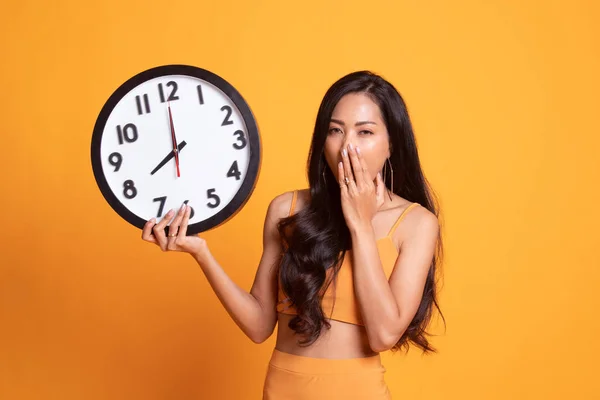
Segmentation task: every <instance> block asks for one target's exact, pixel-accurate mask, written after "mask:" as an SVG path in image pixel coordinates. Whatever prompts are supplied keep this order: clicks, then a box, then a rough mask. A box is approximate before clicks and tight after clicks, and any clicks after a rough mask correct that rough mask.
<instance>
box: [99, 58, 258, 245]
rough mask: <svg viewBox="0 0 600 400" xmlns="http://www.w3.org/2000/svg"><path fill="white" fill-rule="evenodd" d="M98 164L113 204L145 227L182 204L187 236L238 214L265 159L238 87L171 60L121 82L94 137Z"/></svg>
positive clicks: (101, 185) (104, 189)
mask: <svg viewBox="0 0 600 400" xmlns="http://www.w3.org/2000/svg"><path fill="white" fill-rule="evenodd" d="M91 157H92V168H93V171H94V176H95V178H96V182H97V183H98V186H99V188H100V190H101V192H102V194H103V196H104V198H105V199H106V200H107V201H108V203H109V204H110V205H111V207H112V208H113V209H114V210H115V211H116V212H117V213H118V214H119V215H120V216H121V217H123V218H124V219H125V220H126V221H128V222H129V223H131V224H132V225H134V226H136V227H138V228H142V227H143V226H144V224H145V223H146V221H148V220H149V219H151V218H152V217H155V218H157V220H160V219H161V217H163V216H164V215H165V214H166V213H167V212H168V210H169V209H171V208H175V209H179V207H181V205H182V204H183V203H186V204H188V205H189V206H190V207H191V208H192V213H191V216H190V221H189V226H188V234H196V233H199V232H203V231H206V230H208V229H211V228H213V227H215V226H217V225H219V224H221V223H223V222H225V221H226V220H228V219H229V218H230V217H232V216H233V215H234V214H235V213H236V212H238V211H239V210H240V209H241V207H243V205H244V204H245V203H246V201H247V200H248V198H249V196H250V194H251V193H252V191H253V189H254V186H255V183H256V180H257V176H258V170H259V165H260V140H259V133H258V128H257V124H256V121H255V119H254V117H253V115H252V112H251V111H250V108H249V106H248V105H247V103H246V102H245V101H244V99H243V98H242V96H241V95H240V94H239V93H238V92H237V90H236V89H235V88H234V87H233V86H232V85H231V84H229V83H228V82H226V81H225V80H224V79H222V78H220V77H219V76H217V75H215V74H214V73H212V72H209V71H206V70H204V69H201V68H198V67H193V66H187V65H166V66H160V67H155V68H152V69H149V70H147V71H144V72H142V73H139V74H137V75H136V76H134V77H132V78H131V79H129V80H128V81H126V82H125V83H124V84H122V85H121V86H120V87H119V88H118V89H117V90H116V91H115V92H114V93H113V95H112V96H111V97H110V98H109V99H108V101H107V102H106V104H105V105H104V107H103V108H102V110H101V112H100V114H99V116H98V119H97V121H96V125H95V127H94V132H93V136H92V146H91Z"/></svg>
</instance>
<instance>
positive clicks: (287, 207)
mask: <svg viewBox="0 0 600 400" xmlns="http://www.w3.org/2000/svg"><path fill="white" fill-rule="evenodd" d="M309 195H310V189H296V190H289V191H286V192H283V193H280V194H278V195H276V196H275V197H274V198H273V199H272V200H271V203H270V204H269V213H272V214H274V216H276V217H277V218H285V217H287V216H289V215H291V214H292V213H296V212H297V211H298V210H300V209H302V208H303V207H304V206H305V204H306V203H307V202H308V199H309Z"/></svg>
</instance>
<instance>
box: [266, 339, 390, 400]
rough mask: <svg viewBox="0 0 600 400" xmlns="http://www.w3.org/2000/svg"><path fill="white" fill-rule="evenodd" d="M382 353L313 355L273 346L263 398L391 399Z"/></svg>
mask: <svg viewBox="0 0 600 400" xmlns="http://www.w3.org/2000/svg"><path fill="white" fill-rule="evenodd" d="M385 372H386V369H385V367H384V366H383V365H382V364H381V357H380V356H379V355H376V356H371V357H365V358H350V359H327V358H311V357H303V356H297V355H294V354H289V353H284V352H281V351H279V350H277V349H274V350H273V354H272V355H271V360H270V362H269V367H268V369H267V376H266V379H265V383H264V389H263V400H319V399H327V400H338V399H339V400H341V399H362V400H380V399H382V400H383V399H386V400H389V399H391V398H392V397H391V394H390V392H389V390H388V387H387V384H386V383H385V379H384V374H385Z"/></svg>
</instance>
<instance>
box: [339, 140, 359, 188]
mask: <svg viewBox="0 0 600 400" xmlns="http://www.w3.org/2000/svg"><path fill="white" fill-rule="evenodd" d="M342 163H344V171H343V173H342V179H343V178H344V176H345V177H347V178H348V183H347V184H346V186H348V189H352V188H354V187H356V184H355V183H354V175H353V174H352V166H351V165H350V158H349V157H348V150H347V149H342Z"/></svg>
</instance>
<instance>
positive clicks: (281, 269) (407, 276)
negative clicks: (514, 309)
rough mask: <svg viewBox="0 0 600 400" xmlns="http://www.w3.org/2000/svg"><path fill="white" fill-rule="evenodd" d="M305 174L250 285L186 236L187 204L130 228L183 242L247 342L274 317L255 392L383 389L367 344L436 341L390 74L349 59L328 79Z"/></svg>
mask: <svg viewBox="0 0 600 400" xmlns="http://www.w3.org/2000/svg"><path fill="white" fill-rule="evenodd" d="M308 178H309V186H310V187H309V188H308V189H304V190H298V191H293V192H287V193H283V194H280V195H278V196H277V197H275V198H274V199H273V200H272V201H271V203H270V205H269V207H268V211H267V215H266V219H265V223H264V235H263V243H264V248H263V255H262V258H261V260H260V264H259V266H258V269H257V272H256V276H255V280H254V283H253V285H252V288H251V290H250V293H248V292H246V291H244V290H243V289H241V288H240V287H239V286H237V285H236V284H235V283H234V282H233V281H232V280H231V279H230V278H229V276H228V275H227V274H226V273H225V272H224V270H223V269H222V267H221V266H220V265H219V264H218V262H217V261H216V260H215V259H214V258H213V256H212V255H211V253H210V251H209V248H208V246H207V243H206V242H205V241H204V240H203V239H202V238H200V237H199V236H186V229H187V225H188V218H189V214H190V208H189V207H187V208H186V207H185V205H184V206H183V207H182V208H181V209H180V210H171V211H170V213H168V214H167V215H166V216H165V218H163V219H162V220H161V221H160V222H158V223H157V221H155V220H151V221H149V222H148V224H146V226H145V227H144V229H143V233H142V237H143V239H144V240H146V241H149V242H152V243H155V244H157V245H159V246H160V247H161V249H162V250H163V251H184V252H188V253H190V254H191V255H192V256H193V257H194V258H195V260H196V261H197V262H198V264H199V265H200V267H201V269H202V271H203V272H204V274H205V275H206V277H207V279H208V281H209V283H210V285H211V287H212V288H213V290H214V291H215V293H216V295H217V296H218V298H219V300H220V301H221V303H222V304H223V306H224V307H225V308H226V310H227V312H228V313H229V314H230V316H231V318H232V319H233V320H234V321H235V322H236V324H237V325H238V326H239V327H240V328H241V329H242V330H243V332H244V333H245V334H246V335H247V336H248V337H249V338H250V339H251V340H252V341H254V342H255V343H261V342H263V341H264V340H266V339H267V338H269V337H270V336H271V334H272V333H273V330H274V328H275V325H276V324H278V325H279V328H278V331H277V342H276V346H275V349H274V350H273V354H272V357H271V361H270V363H269V367H268V370H267V375H266V380H265V382H264V394H263V396H264V397H263V399H277V400H282V399H311V400H314V399H321V398H323V399H347V398H357V399H389V398H391V396H390V394H389V390H388V388H387V385H386V383H385V379H384V373H385V368H384V367H383V365H382V364H381V360H380V356H379V353H381V352H383V351H386V350H397V349H399V348H402V347H405V348H407V347H408V345H409V343H412V344H414V345H416V346H418V347H420V348H421V349H422V350H423V351H424V352H429V351H435V350H434V349H433V348H432V347H431V345H430V344H429V342H428V341H427V339H426V337H425V335H426V332H425V328H426V327H427V324H428V322H429V321H430V319H431V316H432V312H433V308H434V307H437V308H438V310H439V307H438V305H437V300H436V293H437V292H436V285H435V283H436V282H435V278H436V267H437V266H438V263H439V256H440V251H441V237H440V229H439V224H438V218H437V216H438V211H437V209H436V206H435V205H434V204H433V198H432V193H431V192H430V189H429V188H428V186H427V181H426V179H425V178H424V176H423V172H422V171H421V166H420V162H419V158H418V153H417V148H416V144H415V138H414V136H413V130H412V126H411V122H410V119H409V116H408V113H407V110H406V106H405V104H404V101H403V100H402V98H401V96H400V94H399V93H398V92H397V91H396V89H395V88H394V87H393V86H392V85H391V84H390V83H388V82H387V81H385V80H384V79H383V78H381V77H380V76H377V75H375V74H373V73H370V72H367V71H362V72H354V73H351V74H349V75H347V76H345V77H343V78H341V79H340V80H338V81H337V82H336V83H334V85H333V86H332V87H331V88H330V89H329V90H328V91H327V93H326V94H325V97H324V99H323V101H322V103H321V106H320V109H319V112H318V115H317V120H316V124H315V129H314V133H313V138H312V144H311V149H310V154H309V158H308ZM169 221H172V222H171V224H170V229H169V230H170V232H175V233H171V234H170V237H167V236H165V226H166V225H167V224H168V223H169ZM171 235H173V236H171Z"/></svg>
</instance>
